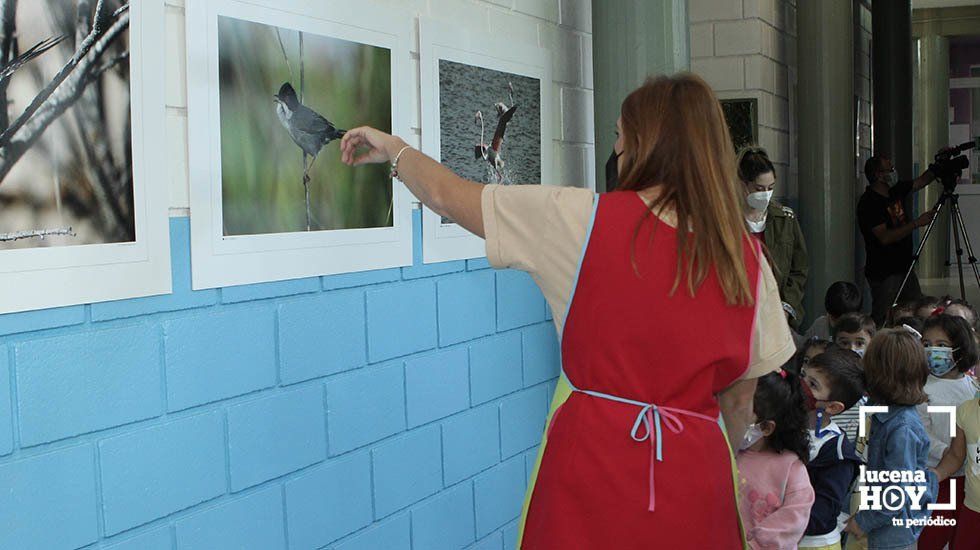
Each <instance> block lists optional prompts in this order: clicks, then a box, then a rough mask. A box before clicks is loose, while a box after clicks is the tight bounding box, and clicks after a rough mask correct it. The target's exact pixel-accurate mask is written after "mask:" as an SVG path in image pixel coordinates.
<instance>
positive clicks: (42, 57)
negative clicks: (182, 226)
mask: <svg viewBox="0 0 980 550" xmlns="http://www.w3.org/2000/svg"><path fill="white" fill-rule="evenodd" d="M163 12H164V8H163V0H146V1H141V2H126V1H124V0H105V1H99V2H97V1H89V0H61V1H58V2H2V3H0V21H2V25H0V64H2V66H3V71H2V73H0V100H2V105H0V287H2V288H3V289H4V291H3V292H2V293H0V313H10V312H15V311H26V310H34V309H43V308H49V307H56V306H65V305H74V304H84V303H91V302H101V301H106V300H118V299H124V298H135V297H139V296H150V295H155V294H166V293H169V292H170V291H171V281H170V232H169V222H168V218H167V201H168V193H167V178H166V172H167V170H166V164H165V162H166V161H165V150H166V147H165V144H166V141H165V123H164V120H165V112H164V109H165V98H164V66H165V63H164V54H165V52H164V49H163V48H162V47H161V44H163V43H164V28H163V24H162V23H161V22H162V21H163V20H164V13H163Z"/></svg>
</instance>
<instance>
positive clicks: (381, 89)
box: [218, 16, 393, 236]
mask: <svg viewBox="0 0 980 550" xmlns="http://www.w3.org/2000/svg"><path fill="white" fill-rule="evenodd" d="M218 60H219V64H218V69H219V82H220V84H219V102H220V110H221V184H222V187H221V190H222V215H223V216H222V219H223V224H224V227H223V234H224V235H226V236H230V235H256V234H269V233H287V232H298V231H321V230H335V229H359V228H371V227H390V226H392V224H393V220H392V182H391V178H390V176H389V174H388V167H387V166H381V165H375V166H369V167H363V168H358V169H356V170H354V169H351V168H350V167H348V166H345V165H344V164H342V163H341V162H340V148H339V139H340V138H341V137H343V135H344V133H345V131H346V130H345V129H346V128H349V127H350V125H352V124H358V125H360V124H368V125H372V126H375V127H377V128H381V129H383V130H385V131H391V51H390V50H388V49H385V48H379V47H374V46H369V45H365V44H360V43H356V42H350V41H346V40H340V39H337V38H332V37H328V36H321V35H317V34H312V33H306V32H299V31H297V30H294V29H287V28H280V27H276V26H272V25H266V24H262V23H255V22H251V21H245V20H241V19H236V18H233V17H227V16H219V17H218Z"/></svg>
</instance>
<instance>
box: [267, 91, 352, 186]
mask: <svg viewBox="0 0 980 550" xmlns="http://www.w3.org/2000/svg"><path fill="white" fill-rule="evenodd" d="M272 97H273V101H275V103H276V115H277V116H278V117H279V122H281V123H282V125H283V127H284V128H286V131H288V132H289V137H291V138H293V143H295V144H296V145H298V146H299V148H300V149H302V150H303V152H304V153H306V154H307V155H309V156H310V157H312V159H311V160H310V164H309V165H308V166H307V167H306V171H305V172H303V182H304V183H308V182H309V181H310V169H311V168H313V163H314V162H316V156H317V155H319V154H320V149H323V146H324V145H326V144H328V143H330V142H331V141H333V140H335V139H340V138H342V137H344V134H346V133H347V130H338V129H337V128H336V127H335V126H334V125H333V123H332V122H330V121H329V120H327V119H326V118H324V117H323V115H321V114H320V113H318V112H316V111H314V110H313V109H310V108H309V107H307V106H305V105H303V104H302V103H300V102H299V97H298V96H297V95H296V90H294V89H293V86H292V84H290V83H289V82H286V83H285V84H283V85H282V86H281V87H280V88H279V93H277V94H276V95H274V96H272Z"/></svg>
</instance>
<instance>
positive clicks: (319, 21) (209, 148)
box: [186, 0, 413, 290]
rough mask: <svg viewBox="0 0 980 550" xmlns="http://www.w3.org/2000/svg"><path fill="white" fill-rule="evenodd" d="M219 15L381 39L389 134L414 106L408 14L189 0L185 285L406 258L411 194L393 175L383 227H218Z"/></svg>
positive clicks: (299, 3) (402, 131)
mask: <svg viewBox="0 0 980 550" xmlns="http://www.w3.org/2000/svg"><path fill="white" fill-rule="evenodd" d="M219 15H220V16H226V17H232V18H236V19H242V20H246V21H253V22H258V23H262V24H265V25H272V26H276V27H281V28H287V29H295V30H298V31H301V32H303V33H311V34H316V35H324V36H328V37H332V38H339V39H342V40H348V41H353V42H358V43H362V44H367V45H371V46H378V47H383V48H387V49H389V50H390V51H391V89H392V98H391V125H392V132H393V133H395V134H398V135H409V134H410V124H411V122H410V120H411V119H410V111H411V110H412V109H413V105H412V97H413V94H408V93H404V90H405V89H407V87H408V86H411V85H412V78H411V67H412V60H411V54H410V50H411V47H410V44H411V31H412V26H411V25H412V18H411V16H410V14H407V13H402V12H401V11H400V10H399V9H397V8H391V7H390V6H378V5H374V4H372V3H370V2H362V3H359V4H358V6H357V8H356V9H352V7H351V5H350V4H349V3H347V2H341V1H339V0H248V1H244V0H188V2H187V7H186V31H187V114H188V128H187V129H188V148H189V151H188V169H189V185H190V190H189V193H190V194H189V198H190V210H191V265H192V287H193V288H194V289H195V290H199V289H206V288H218V287H226V286H235V285H243V284H251V283H260V282H268V281H279V280H286V279H298V278H303V277H312V276H319V275H330V274H336V273H347V272H354V271H366V270H373V269H382V268H391V267H400V266H407V265H411V264H412V213H411V209H412V205H411V198H410V195H409V193H408V191H407V189H405V187H404V185H403V184H402V183H401V182H399V181H397V180H393V181H392V185H393V189H392V225H391V226H390V227H379V228H364V229H338V230H329V231H311V232H292V233H275V234H261V235H241V236H224V235H223V234H222V231H221V227H222V203H221V186H222V178H221V136H220V125H219V122H220V118H219V117H220V113H219V71H218V51H217V48H218V23H217V21H218V16H219ZM270 108H272V104H271V101H270ZM332 146H337V145H336V144H332Z"/></svg>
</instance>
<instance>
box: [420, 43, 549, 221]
mask: <svg viewBox="0 0 980 550" xmlns="http://www.w3.org/2000/svg"><path fill="white" fill-rule="evenodd" d="M494 114H496V117H494ZM541 118H542V117H541V81H540V80H539V79H537V78H534V77H529V76H524V75H520V74H514V73H509V72H504V71H497V70H494V69H488V68H486V67H480V66H477V65H469V64H466V63H459V62H456V61H450V60H448V59H440V60H439V160H440V162H442V163H443V164H445V165H446V166H448V167H450V168H451V169H452V170H453V171H454V172H456V173H457V174H459V175H460V176H462V177H464V178H466V179H469V180H472V181H478V182H481V183H486V184H501V185H526V184H538V183H541V166H542V161H541V146H542V145H541ZM474 125H476V126H478V127H479V136H474V134H475V133H476V129H475V128H474ZM491 129H492V130H491ZM488 134H490V135H488ZM477 138H478V139H477ZM488 138H489V140H488ZM442 223H443V224H449V223H452V220H450V219H448V218H445V217H443V218H442Z"/></svg>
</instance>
